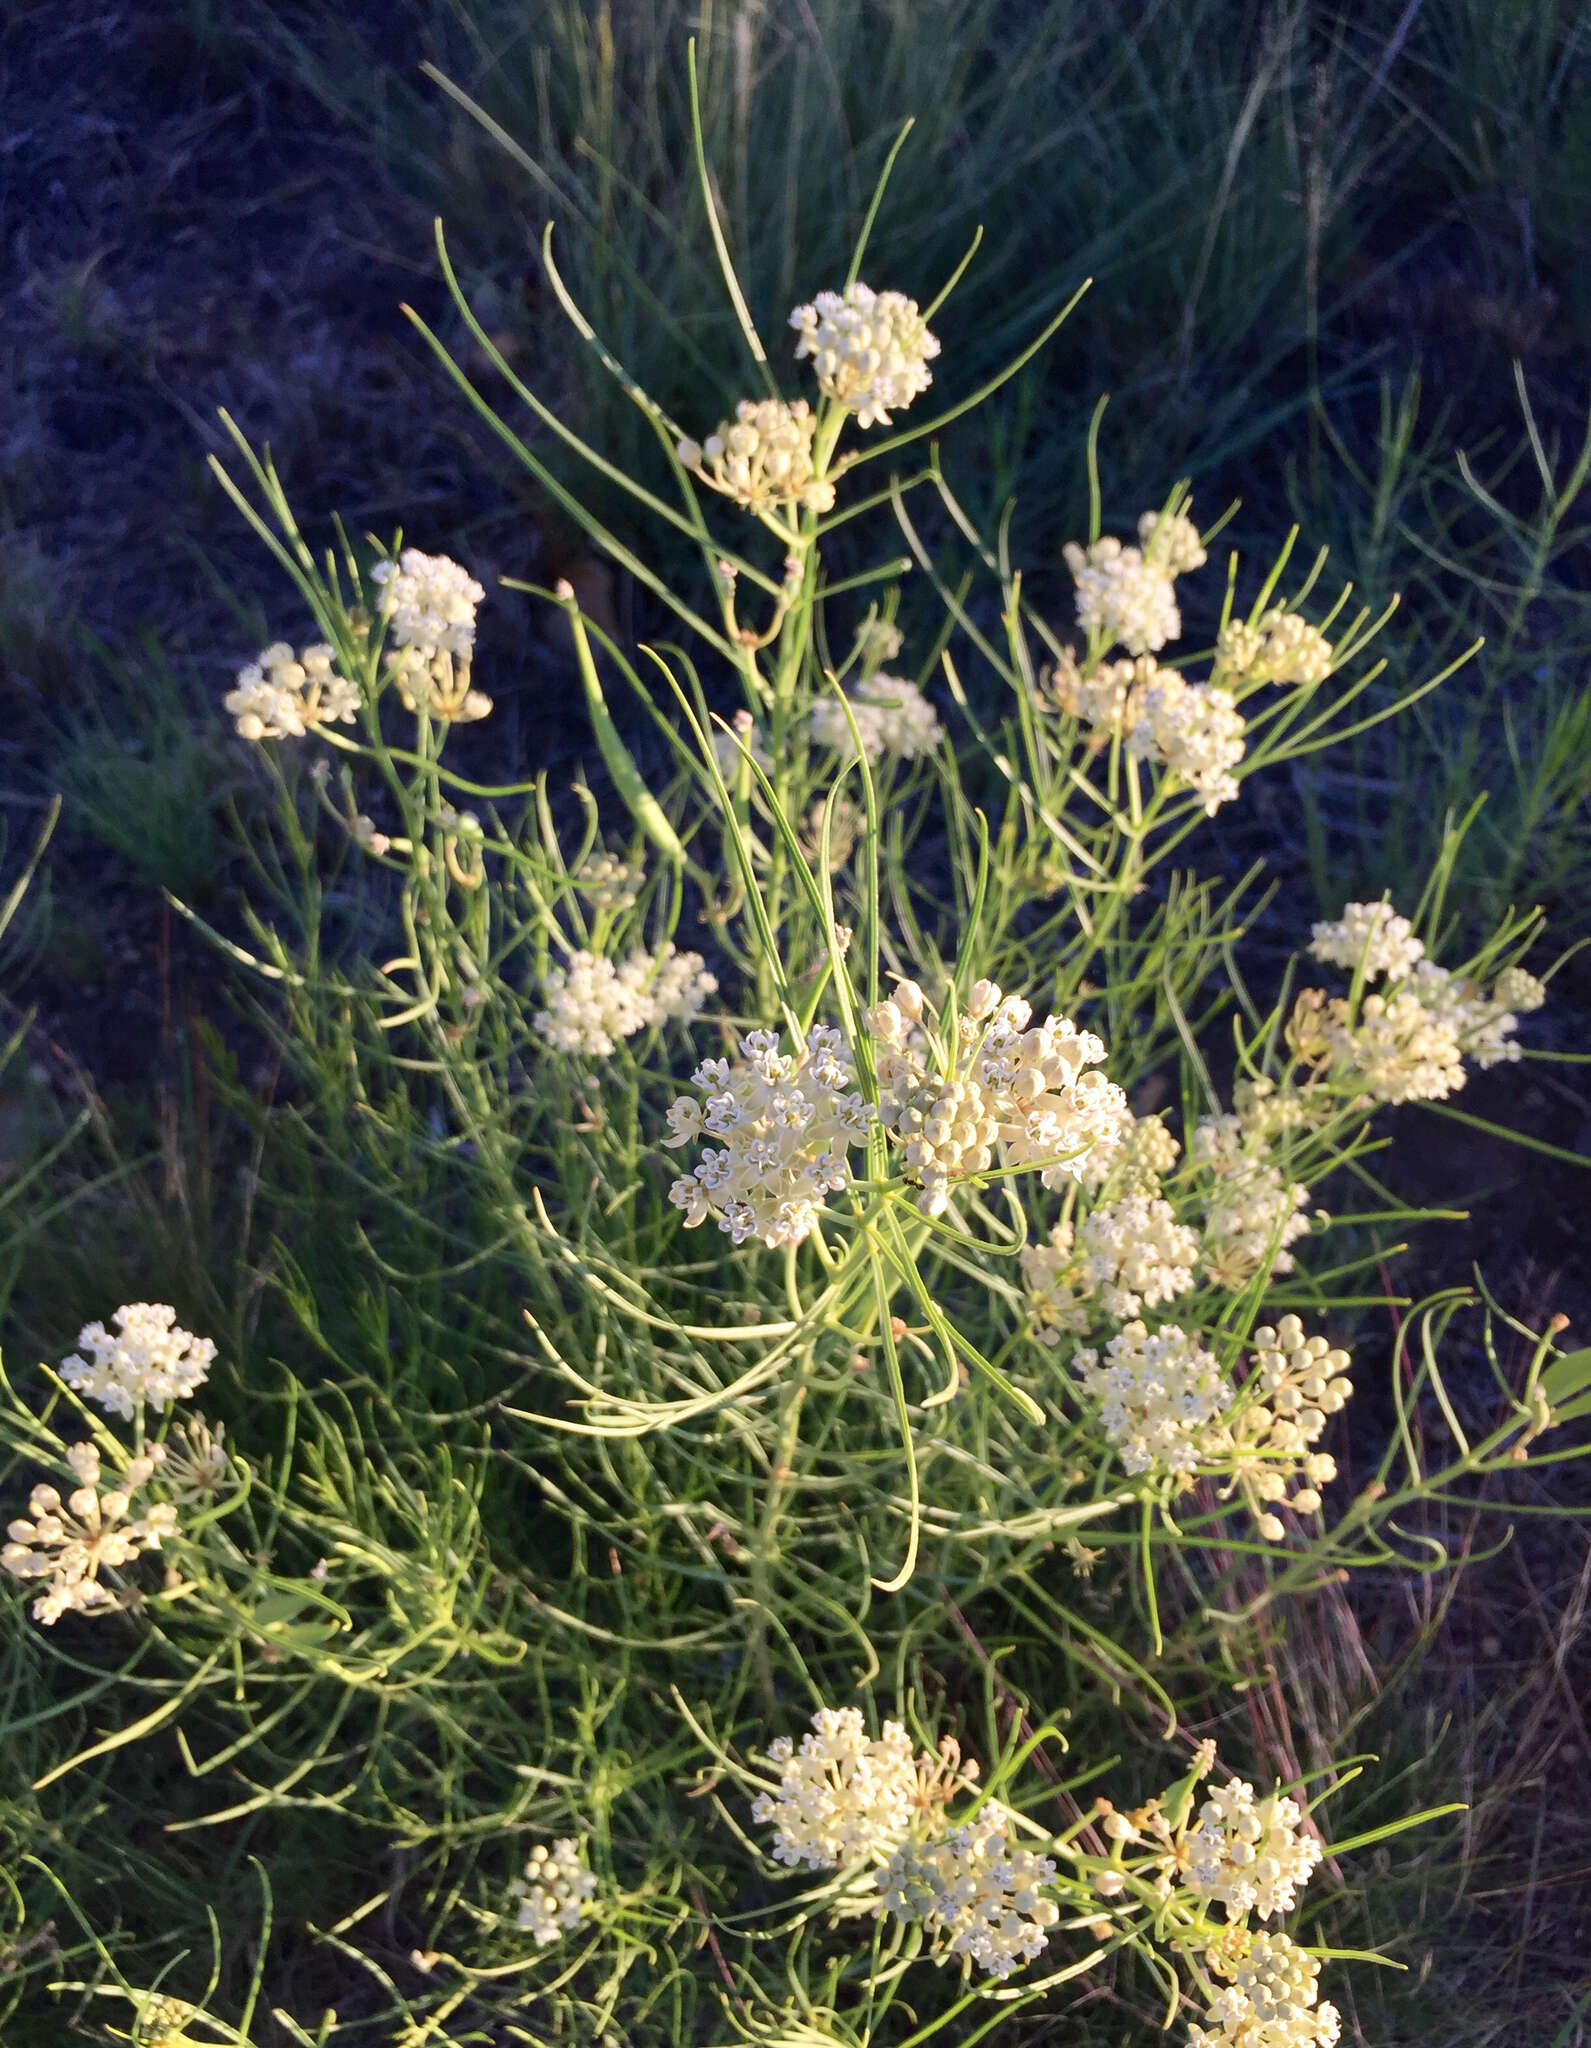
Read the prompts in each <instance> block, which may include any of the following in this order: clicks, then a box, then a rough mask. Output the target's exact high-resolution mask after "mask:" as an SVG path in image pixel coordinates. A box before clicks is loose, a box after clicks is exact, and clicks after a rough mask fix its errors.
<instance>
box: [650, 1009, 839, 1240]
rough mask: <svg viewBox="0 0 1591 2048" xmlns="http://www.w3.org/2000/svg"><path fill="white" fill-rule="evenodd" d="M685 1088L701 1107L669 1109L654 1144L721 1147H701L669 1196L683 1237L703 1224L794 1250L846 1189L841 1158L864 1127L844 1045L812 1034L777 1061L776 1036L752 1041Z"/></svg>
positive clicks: (820, 1031)
mask: <svg viewBox="0 0 1591 2048" xmlns="http://www.w3.org/2000/svg"><path fill="white" fill-rule="evenodd" d="M691 1079H692V1081H693V1083H694V1084H695V1086H696V1087H697V1088H698V1089H699V1090H700V1091H701V1093H702V1095H703V1096H704V1097H705V1098H706V1099H705V1101H701V1102H698V1101H696V1100H695V1099H694V1098H693V1097H691V1096H688V1095H681V1096H678V1097H677V1098H676V1099H675V1101H674V1104H673V1106H672V1107H671V1108H670V1110H669V1112H668V1124H669V1133H670V1135H669V1136H668V1137H666V1138H665V1139H664V1140H663V1143H664V1144H665V1145H667V1146H670V1147H674V1146H680V1145H686V1144H689V1143H690V1142H691V1141H692V1140H693V1139H695V1138H703V1137H705V1138H712V1139H717V1140H719V1141H720V1142H718V1143H717V1144H711V1145H706V1146H704V1147H703V1150H702V1156H701V1158H700V1160H699V1161H698V1162H697V1165H696V1168H695V1170H694V1172H692V1173H689V1174H682V1175H681V1176H680V1178H679V1179H678V1180H676V1181H675V1183H674V1185H673V1186H672V1187H671V1188H670V1189H669V1200H670V1201H671V1202H672V1203H673V1204H674V1206H675V1207H676V1208H677V1209H682V1210H683V1211H684V1212H685V1227H686V1228H687V1229H693V1228H695V1226H696V1225H698V1224H701V1223H705V1222H706V1221H707V1219H708V1217H709V1216H711V1217H713V1218H714V1219H715V1220H716V1222H717V1224H718V1227H719V1229H720V1230H722V1231H723V1232H725V1234H726V1235H727V1236H728V1237H729V1239H730V1240H731V1242H732V1243H734V1244H744V1243H745V1242H746V1240H747V1239H748V1238H752V1237H755V1238H757V1239H758V1240H759V1241H760V1242H761V1243H763V1244H765V1245H770V1246H774V1245H784V1244H799V1243H800V1242H801V1241H802V1239H803V1238H805V1237H807V1236H808V1235H809V1234H810V1233H811V1231H812V1229H813V1227H814V1225H815V1224H816V1222H817V1219H818V1215H819V1212H820V1211H821V1210H822V1209H823V1207H824V1205H825V1200H826V1197H827V1196H828V1195H829V1194H830V1193H833V1192H836V1191H837V1190H839V1189H841V1188H844V1187H847V1186H849V1184H850V1179H851V1169H850V1164H849V1161H848V1160H847V1157H846V1154H847V1152H848V1151H849V1149H850V1148H851V1147H852V1146H855V1145H860V1144H862V1143H863V1142H864V1141H865V1139H866V1137H867V1132H868V1128H869V1126H870V1124H871V1123H872V1120H873V1108H872V1105H871V1104H870V1103H868V1102H867V1101H866V1100H865V1099H864V1098H863V1096H862V1094H861V1092H860V1090H859V1089H858V1088H857V1087H856V1076H855V1072H854V1070H853V1068H852V1066H851V1061H850V1056H849V1053H848V1051H847V1049H846V1045H845V1040H844V1039H843V1038H842V1036H841V1035H840V1033H839V1032H838V1031H836V1030H835V1029H834V1028H833V1027H832V1026H830V1025H826V1024H814V1025H813V1026H812V1028H811V1030H810V1031H809V1032H808V1033H807V1037H806V1043H805V1044H804V1045H802V1046H801V1047H799V1048H798V1050H797V1051H796V1052H794V1053H781V1052H780V1050H779V1034H778V1032H777V1031H751V1032H748V1033H747V1034H746V1036H745V1037H744V1038H743V1039H742V1040H741V1041H740V1058H739V1059H738V1060H737V1061H736V1062H735V1063H734V1064H733V1065H731V1064H730V1063H729V1061H727V1060H723V1059H713V1060H704V1061H703V1062H702V1064H701V1065H700V1066H699V1067H698V1068H697V1070H696V1072H695V1073H694V1074H693V1075H692V1077H691Z"/></svg>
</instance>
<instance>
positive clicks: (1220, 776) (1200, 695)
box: [1128, 669, 1247, 818]
mask: <svg viewBox="0 0 1591 2048" xmlns="http://www.w3.org/2000/svg"><path fill="white" fill-rule="evenodd" d="M1137 708H1138V719H1137V723H1136V724H1135V725H1134V726H1133V728H1132V731H1131V733H1130V734H1129V736H1128V744H1129V745H1130V747H1131V749H1132V751H1133V753H1134V754H1135V755H1136V756H1137V757H1138V758H1139V759H1140V760H1148V761H1158V762H1160V763H1161V764H1163V766H1164V767H1165V768H1166V769H1167V770H1168V771H1169V772H1170V773H1171V774H1173V775H1177V776H1180V777H1181V778H1182V780H1183V781H1184V782H1186V783H1187V784H1188V786H1189V787H1190V788H1191V789H1192V790H1193V791H1194V793H1195V795H1197V796H1198V797H1199V799H1200V800H1201V801H1202V803H1203V805H1204V809H1205V814H1206V815H1207V816H1208V817H1212V818H1213V817H1214V816H1215V814H1216V812H1217V811H1218V810H1219V809H1220V807H1221V805H1222V804H1225V803H1230V802H1231V801H1232V799H1233V798H1234V797H1235V796H1236V795H1237V793H1238V785H1237V778H1236V777H1235V776H1234V775H1233V774H1232V772H1231V771H1232V770H1233V769H1234V768H1235V767H1236V766H1237V764H1238V762H1239V761H1241V760H1242V758H1243V754H1244V750H1245V747H1246V745H1247V741H1246V739H1245V737H1244V733H1245V727H1244V722H1243V714H1242V712H1241V711H1239V710H1238V708H1237V706H1236V704H1235V703H1234V702H1233V701H1232V699H1231V697H1230V696H1229V695H1228V694H1227V692H1226V691H1225V690H1218V689H1216V688H1215V687H1214V686H1213V685H1212V684H1210V683H1189V682H1184V681H1183V679H1182V677H1181V676H1180V675H1178V673H1177V672H1176V670H1175V669H1162V670H1161V671H1160V674H1159V676H1158V678H1157V679H1156V681H1155V682H1154V683H1153V684H1152V685H1151V686H1150V687H1149V688H1147V689H1146V690H1144V692H1143V694H1142V697H1141V699H1140V700H1139V703H1138V707H1137Z"/></svg>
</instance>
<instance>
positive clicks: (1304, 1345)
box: [1226, 1315, 1353, 1542]
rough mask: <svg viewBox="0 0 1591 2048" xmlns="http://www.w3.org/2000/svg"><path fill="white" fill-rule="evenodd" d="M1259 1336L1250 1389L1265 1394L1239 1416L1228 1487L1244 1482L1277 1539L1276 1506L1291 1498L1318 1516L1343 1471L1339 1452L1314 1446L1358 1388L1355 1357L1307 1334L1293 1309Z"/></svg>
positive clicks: (1264, 1528)
mask: <svg viewBox="0 0 1591 2048" xmlns="http://www.w3.org/2000/svg"><path fill="white" fill-rule="evenodd" d="M1252 1342H1253V1345H1254V1359H1253V1370H1252V1373H1251V1375H1250V1377H1249V1379H1248V1380H1247V1381H1246V1383H1245V1386H1244V1393H1245V1396H1249V1395H1253V1394H1256V1393H1257V1394H1258V1396H1259V1398H1258V1399H1246V1400H1245V1402H1244V1404H1243V1405H1242V1407H1241V1408H1240V1409H1239V1410H1238V1411H1237V1413H1236V1414H1235V1415H1234V1417H1233V1423H1232V1429H1231V1440H1230V1443H1229V1446H1228V1448H1229V1451H1230V1456H1231V1460H1232V1465H1233V1479H1232V1482H1231V1485H1229V1486H1228V1488H1227V1489H1226V1491H1228V1492H1230V1491H1231V1488H1232V1486H1235V1487H1237V1488H1238V1489H1239V1490H1240V1491H1241V1493H1242V1494H1243V1497H1244V1499H1245V1500H1246V1501H1247V1503H1248V1506H1249V1509H1250V1511H1251V1513H1252V1514H1253V1516H1254V1520H1255V1525H1256V1527H1257V1528H1258V1530H1259V1533H1260V1534H1261V1535H1262V1536H1263V1537H1265V1538H1266V1539H1267V1541H1269V1542H1277V1541H1279V1540H1280V1538H1281V1537H1282V1535H1283V1533H1284V1531H1283V1525H1282V1522H1281V1520H1280V1518H1279V1517H1278V1516H1277V1515H1276V1514H1274V1513H1273V1512H1272V1509H1273V1508H1274V1507H1275V1505H1276V1504H1277V1503H1279V1502H1284V1501H1285V1502H1286V1504H1287V1505H1288V1506H1289V1507H1291V1508H1292V1509H1293V1510H1294V1511H1295V1512H1296V1513H1298V1514H1301V1515H1303V1514H1313V1513H1314V1512H1315V1510H1316V1509H1317V1508H1319V1506H1320V1488H1321V1487H1322V1486H1325V1485H1327V1484H1328V1483H1329V1482H1330V1481H1331V1480H1333V1479H1335V1478H1336V1476H1337V1461H1336V1460H1335V1458H1333V1457H1332V1456H1331V1455H1330V1454H1329V1452H1325V1451H1317V1450H1315V1449H1314V1446H1315V1444H1317V1443H1318V1442H1319V1440H1320V1437H1321V1435H1322V1433H1323V1431H1324V1430H1325V1427H1326V1423H1327V1421H1328V1420H1329V1418H1330V1417H1331V1416H1333V1415H1336V1414H1339V1413H1340V1412H1341V1410H1342V1408H1343V1406H1344V1405H1345V1403H1346V1402H1347V1400H1348V1397H1349V1395H1350V1394H1352V1392H1353V1382H1352V1380H1350V1379H1349V1378H1348V1377H1347V1372H1348V1368H1349V1366H1350V1364H1351V1363H1352V1361H1351V1360H1350V1358H1349V1356H1348V1354H1347V1352H1346V1351H1342V1350H1338V1349H1336V1348H1334V1347H1333V1346H1331V1345H1329V1344H1328V1343H1327V1342H1326V1339H1325V1338H1324V1337H1306V1336H1305V1334H1304V1326H1303V1324H1302V1323H1301V1322H1300V1321H1299V1320H1298V1318H1297V1316H1293V1315H1288V1316H1283V1317H1282V1319H1281V1321H1280V1322H1279V1323H1277V1324H1276V1325H1274V1327H1273V1326H1272V1325H1271V1324H1269V1323H1267V1324H1266V1325H1264V1327H1263V1328H1261V1329H1258V1330H1256V1331H1255V1332H1254V1336H1253V1339H1252ZM1296 1482H1301V1483H1296ZM1289 1486H1293V1487H1294V1490H1293V1492H1292V1493H1291V1494H1290V1495H1289V1492H1288V1488H1289Z"/></svg>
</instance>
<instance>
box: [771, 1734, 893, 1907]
mask: <svg viewBox="0 0 1591 2048" xmlns="http://www.w3.org/2000/svg"><path fill="white" fill-rule="evenodd" d="M768 1761H769V1762H770V1763H772V1764H777V1765H778V1767H779V1785H778V1789H777V1791H775V1792H759V1793H758V1795H757V1797H756V1798H755V1799H754V1800H753V1801H752V1806H751V1817H752V1819H753V1820H754V1821H756V1822H758V1823H759V1825H761V1826H764V1827H766V1826H772V1828H773V1831H774V1835H773V1855H774V1859H775V1861H777V1862H779V1863H787V1864H789V1865H790V1866H791V1868H792V1869H794V1868H795V1867H796V1866H797V1865H799V1864H802V1863H805V1864H806V1865H807V1867H808V1868H809V1869H812V1870H839V1869H843V1868H845V1867H847V1866H848V1865H850V1864H853V1863H863V1862H876V1861H879V1860H881V1859H882V1858H883V1857H885V1856H888V1855H889V1854H890V1853H891V1851H892V1850H893V1849H894V1848H895V1847H896V1845H897V1844H898V1843H899V1842H901V1841H902V1840H903V1839H904V1837H905V1835H906V1834H907V1832H908V1830H909V1829H910V1827H911V1825H912V1817H913V1813H914V1811H915V1808H916V1802H917V1798H918V1789H919V1768H918V1761H917V1758H916V1756H915V1755H914V1753H913V1750H912V1745H911V1738H910V1737H909V1736H908V1735H907V1733H906V1730H905V1729H904V1728H903V1727H902V1726H901V1724H900V1722H899V1721H886V1722H885V1723H884V1726H883V1729H882V1730H881V1732H880V1733H879V1734H878V1735H876V1736H871V1735H869V1734H868V1732H867V1725H866V1723H865V1722H864V1721H863V1719H862V1715H861V1711H860V1709H859V1708H857V1707H820V1708H819V1709H818V1711H817V1712H816V1713H815V1714H814V1715H813V1716H812V1725H811V1727H810V1729H809V1731H808V1732H807V1733H806V1734H805V1735H803V1736H802V1738H801V1746H800V1748H799V1749H798V1748H796V1746H795V1745H794V1744H793V1743H792V1742H791V1740H790V1738H789V1736H788V1735H781V1736H779V1737H777V1738H776V1739H775V1740H774V1741H773V1742H771V1743H769V1745H768Z"/></svg>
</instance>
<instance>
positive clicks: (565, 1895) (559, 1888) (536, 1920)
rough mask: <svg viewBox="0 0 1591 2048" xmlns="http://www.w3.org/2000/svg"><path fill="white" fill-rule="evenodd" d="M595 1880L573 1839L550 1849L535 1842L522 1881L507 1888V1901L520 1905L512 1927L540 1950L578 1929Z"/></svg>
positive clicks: (595, 1882)
mask: <svg viewBox="0 0 1591 2048" xmlns="http://www.w3.org/2000/svg"><path fill="white" fill-rule="evenodd" d="M596 1888H597V1880H596V1878H595V1877H594V1876H593V1875H592V1873H591V1872H590V1871H589V1870H587V1869H586V1867H585V1865H584V1864H583V1863H582V1862H581V1861H580V1844H579V1843H578V1842H577V1841H576V1840H575V1838H574V1836H573V1835H566V1836H565V1837H564V1838H563V1839H562V1840H561V1841H557V1842H554V1843H553V1845H552V1847H551V1848H550V1849H549V1848H548V1847H547V1846H546V1844H545V1843H542V1842H538V1843H537V1844H536V1846H535V1848H534V1849H532V1850H531V1852H530V1856H529V1859H528V1860H527V1862H526V1864H525V1874H524V1876H523V1877H516V1878H515V1879H514V1881H513V1883H512V1884H511V1885H510V1886H509V1888H508V1891H509V1897H510V1898H513V1899H517V1900H518V1901H519V1912H518V1916H517V1919H516V1922H515V1924H516V1925H517V1926H519V1927H521V1928H523V1929H524V1930H525V1931H526V1932H527V1933H529V1934H530V1935H531V1936H532V1938H533V1939H534V1940H535V1942H536V1944H537V1946H538V1947H540V1948H545V1947H546V1946H547V1945H548V1944H549V1943H550V1942H554V1941H556V1940H557V1939H558V1937H559V1935H560V1934H567V1933H569V1932H570V1930H571V1929H573V1928H575V1927H578V1926H579V1924H580V1920H581V1916H582V1914H583V1913H584V1912H585V1910H586V1905H587V1902H588V1901H589V1899H590V1898H591V1896H592V1894H593V1893H594V1892H595V1891H596Z"/></svg>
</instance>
